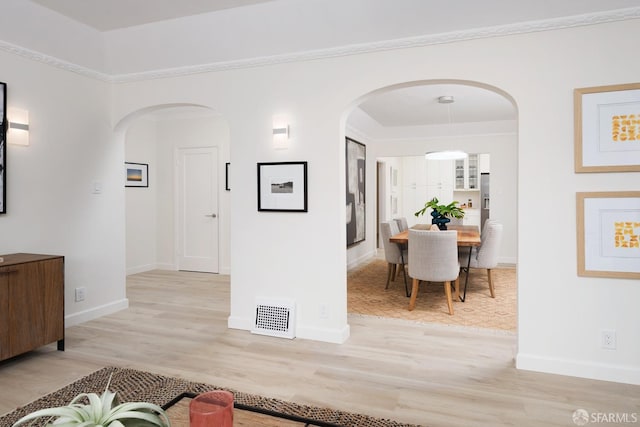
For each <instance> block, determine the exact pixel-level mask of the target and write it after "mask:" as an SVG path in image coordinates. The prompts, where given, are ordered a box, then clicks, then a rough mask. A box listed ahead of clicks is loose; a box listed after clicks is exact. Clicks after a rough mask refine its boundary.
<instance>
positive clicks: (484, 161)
mask: <svg viewBox="0 0 640 427" xmlns="http://www.w3.org/2000/svg"><path fill="white" fill-rule="evenodd" d="M478 157H479V160H478V162H479V163H480V173H491V162H490V156H489V154H486V153H485V154H479V155H478Z"/></svg>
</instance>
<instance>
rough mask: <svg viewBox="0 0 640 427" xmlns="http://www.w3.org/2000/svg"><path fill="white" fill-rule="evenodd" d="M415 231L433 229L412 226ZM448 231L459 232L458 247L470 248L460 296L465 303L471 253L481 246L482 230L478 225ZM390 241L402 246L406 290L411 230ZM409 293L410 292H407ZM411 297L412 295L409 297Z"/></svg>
mask: <svg viewBox="0 0 640 427" xmlns="http://www.w3.org/2000/svg"><path fill="white" fill-rule="evenodd" d="M411 228H412V229H414V230H429V228H431V224H415V225H413V226H411ZM447 230H455V231H457V232H458V247H459V248H461V247H463V248H464V247H468V248H469V256H468V258H467V266H466V273H467V275H466V277H465V280H464V292H463V295H462V296H458V298H459V299H460V301H462V302H464V301H465V299H466V298H467V283H468V282H469V266H470V265H471V253H472V252H473V248H474V247H475V246H480V244H481V243H482V240H481V238H480V228H479V227H478V226H477V225H447ZM389 241H390V242H391V243H396V244H397V245H399V246H400V256H401V257H402V266H403V269H402V272H403V274H404V285H405V289H407V288H408V284H407V274H406V272H405V271H406V268H404V267H405V260H404V251H403V249H404V248H406V247H407V245H408V243H409V230H408V229H407V230H404V231H401V232H400V233H398V234H394V235H393V236H391V237H389ZM407 293H408V292H407ZM407 296H408V297H409V296H411V295H410V294H409V295H407Z"/></svg>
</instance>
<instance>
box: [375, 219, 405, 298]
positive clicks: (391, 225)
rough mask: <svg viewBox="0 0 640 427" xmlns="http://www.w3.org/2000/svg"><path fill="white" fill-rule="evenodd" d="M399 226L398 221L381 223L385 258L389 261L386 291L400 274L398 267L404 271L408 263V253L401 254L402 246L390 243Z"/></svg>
mask: <svg viewBox="0 0 640 427" xmlns="http://www.w3.org/2000/svg"><path fill="white" fill-rule="evenodd" d="M399 232H400V231H399V230H398V224H397V223H396V221H394V220H391V221H385V222H381V223H380V237H381V239H382V246H383V247H384V258H385V260H386V261H387V284H386V286H385V287H384V288H385V289H388V288H389V282H390V281H391V279H393V280H394V281H395V280H396V276H397V274H398V272H399V270H398V266H399V267H400V268H402V269H404V264H403V260H404V262H406V261H407V251H406V249H404V253H402V252H400V246H399V245H398V244H396V243H392V242H390V241H389V238H390V237H391V236H393V235H395V234H398V233H399Z"/></svg>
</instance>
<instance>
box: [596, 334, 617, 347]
mask: <svg viewBox="0 0 640 427" xmlns="http://www.w3.org/2000/svg"><path fill="white" fill-rule="evenodd" d="M600 342H601V344H602V348H606V349H608V350H615V349H616V331H615V330H613V329H602V330H601V331H600Z"/></svg>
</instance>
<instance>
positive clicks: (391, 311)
mask: <svg viewBox="0 0 640 427" xmlns="http://www.w3.org/2000/svg"><path fill="white" fill-rule="evenodd" d="M465 275H466V273H464V272H461V274H460V294H462V292H463V289H464V279H465ZM492 278H493V281H494V287H495V293H496V297H495V298H491V295H490V294H489V282H488V281H487V272H486V270H480V269H472V270H471V275H470V276H469V284H468V285H467V297H466V300H465V302H461V301H454V303H453V310H454V314H453V315H452V316H451V315H449V312H448V310H447V298H446V297H445V294H444V287H443V284H442V283H435V282H433V283H427V282H422V283H421V284H420V289H419V291H418V299H417V300H416V307H415V309H414V310H413V311H409V310H408V307H409V298H407V296H406V294H405V288H404V281H403V277H402V273H400V274H399V275H398V277H397V278H396V280H395V281H392V282H390V283H389V289H385V283H386V280H387V263H386V261H384V260H380V259H376V260H373V261H371V262H369V263H368V264H366V265H364V266H362V267H359V268H356V269H354V270H352V271H350V272H349V274H348V275H347V294H348V297H347V310H348V312H349V313H353V314H365V315H371V316H379V317H391V318H397V319H405V320H413V321H418V322H432V323H443V324H448V325H459V326H471V327H477V328H486V329H499V330H504V331H513V332H515V331H516V318H517V317H516V313H517V312H516V310H517V305H516V304H517V297H516V291H517V286H516V270H515V268H496V269H494V270H492ZM407 282H408V286H409V291H411V278H409V277H408V275H407Z"/></svg>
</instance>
